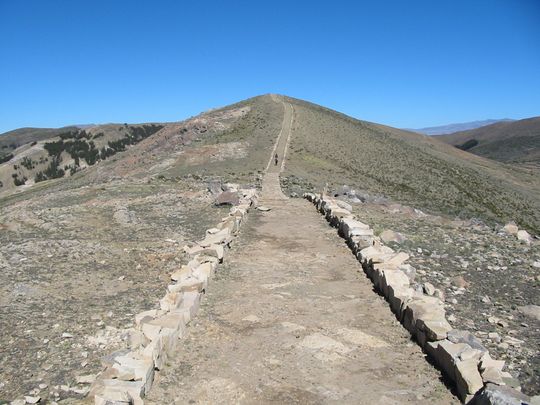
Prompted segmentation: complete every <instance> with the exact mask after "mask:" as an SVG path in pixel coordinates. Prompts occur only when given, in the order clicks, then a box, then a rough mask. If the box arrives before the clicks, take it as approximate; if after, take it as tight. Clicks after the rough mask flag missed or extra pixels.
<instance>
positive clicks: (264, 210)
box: [257, 205, 271, 212]
mask: <svg viewBox="0 0 540 405" xmlns="http://www.w3.org/2000/svg"><path fill="white" fill-rule="evenodd" d="M257 210H258V211H263V212H267V211H270V210H271V208H268V207H265V206H264V205H260V206H258V207H257Z"/></svg>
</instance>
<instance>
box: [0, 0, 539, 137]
mask: <svg viewBox="0 0 540 405" xmlns="http://www.w3.org/2000/svg"><path fill="white" fill-rule="evenodd" d="M442 3H444V4H442ZM0 62H1V63H0V132H3V131H7V130H10V129H14V128H17V127H22V126H39V127H41V126H43V127H57V126H63V125H67V124H85V123H103V122H133V123H135V122H145V121H175V120H181V119H184V118H186V117H188V116H191V115H195V114H197V113H199V112H201V111H203V110H206V109H208V108H212V107H217V106H223V105H226V104H229V103H232V102H236V101H239V100H242V99H245V98H248V97H251V96H255V95H259V94H263V93H270V92H272V93H280V94H287V95H291V96H294V97H298V98H302V99H306V100H309V101H313V102H315V103H319V104H322V105H325V106H328V107H331V108H334V109H337V110H339V111H342V112H344V113H346V114H349V115H352V116H354V117H357V118H361V119H366V120H370V121H375V122H381V123H385V124H389V125H393V126H396V127H412V128H415V127H423V126H430V125H436V124H445V123H452V122H463V121H470V120H477V119H485V118H503V117H510V118H524V117H529V116H534V115H540V1H539V0H504V1H503V0H478V1H476V0H463V1H462V0H452V1H446V2H444V1H433V0H429V1H414V0H410V1H405V0H403V1H397V0H396V1H382V0H381V1H370V2H363V1H332V2H331V1H281V0H272V1H256V0H249V1H234V0H232V1H214V2H209V1H190V2H188V1H158V0H156V1H136V0H131V1H119V0H107V1H100V0H97V1H96V0H92V1H83V0H49V1H44V0H25V1H21V0H0Z"/></svg>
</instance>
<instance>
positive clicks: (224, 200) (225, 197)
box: [216, 191, 240, 205]
mask: <svg viewBox="0 0 540 405" xmlns="http://www.w3.org/2000/svg"><path fill="white" fill-rule="evenodd" d="M239 203H240V197H238V192H237V191H224V192H222V193H221V194H219V195H218V196H217V198H216V205H238V204H239Z"/></svg>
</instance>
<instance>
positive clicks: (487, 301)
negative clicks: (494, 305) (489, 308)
mask: <svg viewBox="0 0 540 405" xmlns="http://www.w3.org/2000/svg"><path fill="white" fill-rule="evenodd" d="M482 302H483V303H484V304H489V303H490V302H491V300H490V299H489V297H488V296H487V295H484V296H483V297H482Z"/></svg>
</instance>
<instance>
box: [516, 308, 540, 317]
mask: <svg viewBox="0 0 540 405" xmlns="http://www.w3.org/2000/svg"><path fill="white" fill-rule="evenodd" d="M518 311H519V312H521V313H522V314H523V315H526V316H530V317H531V318H535V319H536V320H538V321H540V306H538V305H525V306H522V307H518Z"/></svg>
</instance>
